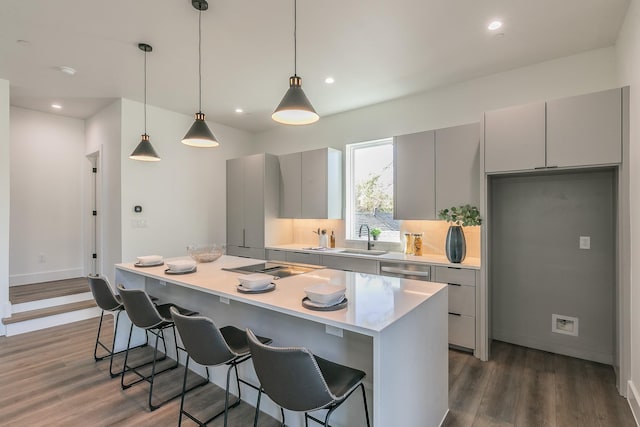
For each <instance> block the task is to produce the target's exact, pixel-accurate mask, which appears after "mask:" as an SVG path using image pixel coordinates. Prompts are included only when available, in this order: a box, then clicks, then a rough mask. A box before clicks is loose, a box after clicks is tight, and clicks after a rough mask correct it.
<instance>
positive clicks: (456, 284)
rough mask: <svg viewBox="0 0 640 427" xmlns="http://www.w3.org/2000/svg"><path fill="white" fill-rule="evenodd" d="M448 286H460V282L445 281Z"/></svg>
mask: <svg viewBox="0 0 640 427" xmlns="http://www.w3.org/2000/svg"><path fill="white" fill-rule="evenodd" d="M447 285H449V286H462V285H461V284H460V283H447Z"/></svg>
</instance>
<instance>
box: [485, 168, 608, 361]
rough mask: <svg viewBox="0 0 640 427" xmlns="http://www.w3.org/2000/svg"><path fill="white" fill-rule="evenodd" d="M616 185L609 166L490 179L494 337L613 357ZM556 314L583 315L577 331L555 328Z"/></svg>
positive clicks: (596, 358) (587, 355) (594, 356)
mask: <svg viewBox="0 0 640 427" xmlns="http://www.w3.org/2000/svg"><path fill="white" fill-rule="evenodd" d="M615 182H616V172H615V171H614V170H612V169H602V170H597V171H594V170H589V171H577V172H576V171H574V172H555V173H549V172H547V173H541V174H535V175H527V176H524V175H520V176H497V177H492V178H491V180H490V194H489V200H490V202H489V203H490V207H491V212H492V224H493V226H492V228H491V242H492V243H491V246H492V247H491V250H492V256H491V266H490V268H491V270H490V271H491V277H490V289H491V298H492V300H491V302H492V313H491V316H492V336H493V339H497V340H500V341H506V342H510V343H514V344H519V345H524V346H527V347H532V348H537V349H541V350H545V351H551V352H555V353H559V354H566V355H570V356H574V357H579V358H583V359H588V360H594V361H597V362H602V363H607V364H611V363H612V362H613V354H614V348H613V346H614V336H615V335H614V295H615V245H616V240H615V218H616V212H615V211H616V209H615V206H616V200H615V196H614V195H615V194H616V193H615ZM580 236H590V238H591V249H580V248H579V240H580ZM552 314H559V315H565V316H571V317H576V318H578V319H579V321H578V325H579V328H578V336H571V335H565V334H559V333H554V332H552V331H551V327H552Z"/></svg>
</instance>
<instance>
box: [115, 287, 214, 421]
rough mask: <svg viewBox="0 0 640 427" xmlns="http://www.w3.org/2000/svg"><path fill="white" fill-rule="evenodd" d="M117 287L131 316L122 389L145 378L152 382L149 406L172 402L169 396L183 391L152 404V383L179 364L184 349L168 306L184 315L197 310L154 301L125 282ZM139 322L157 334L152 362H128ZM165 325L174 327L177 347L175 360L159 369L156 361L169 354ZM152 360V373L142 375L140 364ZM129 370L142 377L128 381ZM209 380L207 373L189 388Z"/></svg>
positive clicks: (139, 326) (142, 326) (146, 329)
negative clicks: (129, 363) (134, 328)
mask: <svg viewBox="0 0 640 427" xmlns="http://www.w3.org/2000/svg"><path fill="white" fill-rule="evenodd" d="M118 291H119V293H120V296H121V298H122V303H123V305H124V308H125V310H126V312H127V315H128V316H129V319H131V328H130V329H129V340H128V342H127V350H126V351H125V357H124V367H123V369H122V374H121V377H120V386H121V387H122V389H123V390H125V389H127V388H129V387H131V386H132V385H134V384H137V383H139V382H141V381H146V382H148V383H149V402H148V403H149V410H151V411H154V410H156V409H158V408H159V407H160V406H162V405H163V404H165V403H167V402H169V401H170V400H173V399H175V398H176V397H178V396H180V394H181V393H177V394H176V395H174V396H171V397H169V398H167V399H165V400H163V401H162V402H159V403H157V404H155V405H154V404H153V386H154V380H155V377H156V375H158V374H161V373H163V372H167V371H169V370H172V369H175V368H177V367H178V365H179V359H180V353H179V350H184V349H183V348H180V347H178V341H177V338H176V329H175V324H174V323H173V320H172V318H171V313H170V312H169V309H170V308H171V307H175V308H176V309H177V310H178V311H179V312H180V313H181V314H183V315H185V316H190V315H194V314H197V313H196V312H194V311H191V310H187V309H184V308H182V307H178V306H177V305H174V304H161V305H154V304H153V302H152V301H151V298H150V297H149V295H148V294H147V293H146V292H145V291H144V290H141V289H125V288H124V286H122V285H118ZM134 325H135V326H137V327H138V328H141V329H144V330H145V331H146V332H149V333H151V334H153V335H155V336H156V339H155V344H154V349H153V360H151V361H149V362H145V363H142V364H139V365H136V366H129V365H128V363H127V362H128V358H129V347H130V344H131V336H132V333H133V326H134ZM165 329H171V330H172V331H173V339H174V345H175V349H176V362H175V363H173V364H171V365H169V366H167V367H165V368H163V369H161V370H159V371H157V372H156V364H157V362H159V361H162V360H165V359H166V358H167V345H166V339H165V335H164V331H165ZM160 339H162V345H163V349H164V353H163V356H162V357H160V358H158V341H159V340H160ZM149 364H152V368H151V374H149V375H143V374H142V373H141V372H139V371H138V369H139V368H141V367H143V366H146V365H149ZM127 372H132V373H134V374H136V375H137V376H138V377H139V378H138V379H137V380H135V381H132V382H130V383H127V384H125V375H126V374H127ZM208 382H209V378H208V377H207V378H206V379H205V380H204V381H202V382H200V383H198V384H195V385H194V386H192V387H191V388H190V389H189V390H192V389H194V388H196V387H199V386H202V385H205V384H207V383H208Z"/></svg>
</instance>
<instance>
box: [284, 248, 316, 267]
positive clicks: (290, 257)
mask: <svg viewBox="0 0 640 427" xmlns="http://www.w3.org/2000/svg"><path fill="white" fill-rule="evenodd" d="M286 260H287V261H288V262H297V263H300V264H312V265H322V264H321V262H320V255H318V254H307V253H304V252H290V251H287V252H286Z"/></svg>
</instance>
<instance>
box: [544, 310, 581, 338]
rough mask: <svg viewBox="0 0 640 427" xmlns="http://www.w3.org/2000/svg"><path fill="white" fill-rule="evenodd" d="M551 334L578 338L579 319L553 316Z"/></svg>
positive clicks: (558, 315)
mask: <svg viewBox="0 0 640 427" xmlns="http://www.w3.org/2000/svg"><path fill="white" fill-rule="evenodd" d="M551 332H555V333H557V334H565V335H573V336H575V337H577V336H578V318H577V317H571V316H562V315H560V314H552V315H551Z"/></svg>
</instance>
